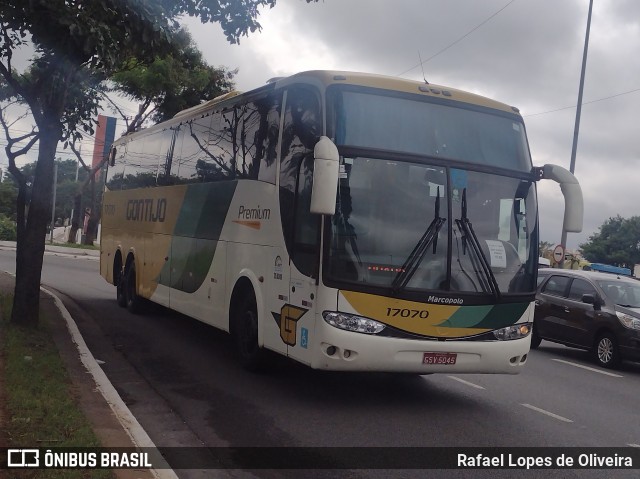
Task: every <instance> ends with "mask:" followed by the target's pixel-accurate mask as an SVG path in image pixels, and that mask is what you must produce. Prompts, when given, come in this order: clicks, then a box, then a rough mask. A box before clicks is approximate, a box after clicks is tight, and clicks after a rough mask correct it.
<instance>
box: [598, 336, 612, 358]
mask: <svg viewBox="0 0 640 479" xmlns="http://www.w3.org/2000/svg"><path fill="white" fill-rule="evenodd" d="M612 358H613V342H612V341H611V339H609V338H602V339H600V342H599V343H598V359H599V360H600V362H601V363H602V364H607V363H609V362H610V361H611V359H612Z"/></svg>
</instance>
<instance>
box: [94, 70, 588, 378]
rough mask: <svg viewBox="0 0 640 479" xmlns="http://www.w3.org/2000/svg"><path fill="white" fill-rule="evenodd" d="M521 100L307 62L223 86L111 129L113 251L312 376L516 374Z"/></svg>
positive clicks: (526, 334)
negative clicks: (118, 133)
mask: <svg viewBox="0 0 640 479" xmlns="http://www.w3.org/2000/svg"><path fill="white" fill-rule="evenodd" d="M542 178H550V179H553V180H555V181H557V182H558V183H560V184H561V188H562V191H563V193H564V195H565V205H566V206H565V226H566V227H567V229H568V230H569V231H579V230H580V229H581V225H582V193H581V190H580V186H579V184H578V183H577V181H576V180H575V178H574V177H573V175H571V174H570V173H569V172H568V171H567V170H564V169H563V168H560V167H557V166H553V165H545V166H544V167H541V168H535V167H533V166H532V162H531V158H530V155H529V149H528V145H527V139H526V135H525V127H524V124H523V121H522V117H521V115H520V114H519V113H518V110H517V109H516V108H513V107H511V106H507V105H504V104H502V103H498V102H495V101H492V100H489V99H487V98H484V97H481V96H477V95H473V94H470V93H465V92H463V91H459V90H455V89H451V88H446V87H441V86H435V85H430V84H426V83H420V82H415V81H408V80H403V79H397V78H389V77H383V76H377V75H369V74H360V73H351V72H335V71H310V72H305V73H300V74H297V75H293V76H291V77H287V78H281V79H274V80H273V81H271V82H269V83H268V84H267V85H265V86H263V87H262V88H258V89H256V90H253V91H251V92H248V93H243V94H240V93H237V92H233V93H229V94H226V95H224V96H222V97H219V98H216V99H214V100H212V101H210V102H208V103H205V104H202V105H200V106H197V107H194V108H191V109H189V110H186V111H184V112H181V113H180V114H178V115H176V117H175V118H173V119H172V120H170V121H167V122H165V123H162V124H158V125H155V126H153V127H151V128H148V129H146V130H144V131H140V132H137V133H135V134H131V135H128V136H126V137H123V138H121V139H119V140H118V141H116V142H115V143H114V145H113V148H112V150H111V157H110V160H109V167H108V172H107V179H106V190H105V193H104V200H103V213H102V236H101V242H100V244H101V256H100V258H101V262H100V270H101V274H102V276H104V278H105V279H106V280H107V281H108V282H110V283H112V284H114V285H115V286H116V287H117V288H116V289H117V298H118V302H119V303H120V304H121V305H122V306H126V307H128V308H129V309H130V310H131V311H134V312H135V311H136V310H138V309H139V308H140V304H141V301H144V300H146V299H148V300H151V301H153V302H156V303H159V304H161V305H164V306H166V307H169V308H171V309H173V310H176V311H179V312H181V313H184V314H187V315H189V316H192V317H194V318H196V319H198V320H200V321H203V322H205V323H209V324H211V325H213V326H215V327H217V328H220V329H223V330H225V331H228V332H229V333H230V334H231V336H232V337H233V340H234V342H235V344H236V346H237V350H238V355H239V358H240V360H241V362H242V363H243V365H245V366H246V367H247V368H249V369H255V368H259V367H261V366H262V364H263V360H264V353H265V350H270V351H274V352H277V353H280V354H282V355H285V356H288V357H290V358H293V359H295V360H297V361H299V362H301V363H304V364H307V365H309V366H310V367H312V368H318V369H329V370H359V371H398V372H414V373H422V374H426V373H432V372H448V373H517V372H519V371H520V369H521V368H522V366H523V365H524V364H525V362H526V358H527V353H528V351H529V344H530V330H531V323H532V321H533V308H534V303H533V301H534V292H535V287H536V274H537V267H538V239H539V238H538V209H537V204H536V201H537V200H536V188H535V184H536V182H537V181H538V180H540V179H542Z"/></svg>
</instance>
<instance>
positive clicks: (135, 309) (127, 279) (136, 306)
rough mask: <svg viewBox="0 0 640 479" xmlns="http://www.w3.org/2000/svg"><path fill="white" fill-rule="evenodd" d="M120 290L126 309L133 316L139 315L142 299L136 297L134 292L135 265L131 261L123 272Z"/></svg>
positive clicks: (136, 294)
mask: <svg viewBox="0 0 640 479" xmlns="http://www.w3.org/2000/svg"><path fill="white" fill-rule="evenodd" d="M122 289H123V290H124V297H125V304H126V306H127V309H128V310H129V311H130V312H131V313H133V314H138V313H140V311H141V309H142V304H141V303H142V298H141V297H140V296H138V293H137V291H136V264H135V262H134V261H131V263H130V264H129V267H128V268H127V270H126V272H125V276H124V284H123V286H122Z"/></svg>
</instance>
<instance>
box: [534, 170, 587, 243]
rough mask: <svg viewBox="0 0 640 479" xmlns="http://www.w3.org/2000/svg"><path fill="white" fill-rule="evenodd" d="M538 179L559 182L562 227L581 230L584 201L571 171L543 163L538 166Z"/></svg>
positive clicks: (573, 230) (573, 231)
mask: <svg viewBox="0 0 640 479" xmlns="http://www.w3.org/2000/svg"><path fill="white" fill-rule="evenodd" d="M538 172H539V177H540V179H544V180H553V181H555V182H556V183H559V184H560V190H561V191H562V195H563V196H564V228H565V230H566V231H568V232H570V233H579V232H581V231H582V219H583V215H584V202H583V199H582V189H581V188H580V183H578V180H577V179H576V177H575V176H573V173H571V172H570V171H569V170H567V169H565V168H563V167H561V166H558V165H544V166H543V167H542V168H538Z"/></svg>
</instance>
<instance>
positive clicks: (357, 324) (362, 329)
mask: <svg viewBox="0 0 640 479" xmlns="http://www.w3.org/2000/svg"><path fill="white" fill-rule="evenodd" d="M322 317H323V318H324V320H325V321H326V322H327V323H329V324H330V325H331V326H334V327H336V328H338V329H344V330H345V331H354V332H356V333H365V334H378V333H379V332H380V331H382V330H383V329H384V328H385V325H384V324H382V323H379V322H378V321H375V320H373V319H370V318H364V317H362V316H357V315H355V314H347V313H338V312H337V311H324V312H323V313H322Z"/></svg>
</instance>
